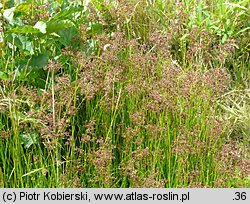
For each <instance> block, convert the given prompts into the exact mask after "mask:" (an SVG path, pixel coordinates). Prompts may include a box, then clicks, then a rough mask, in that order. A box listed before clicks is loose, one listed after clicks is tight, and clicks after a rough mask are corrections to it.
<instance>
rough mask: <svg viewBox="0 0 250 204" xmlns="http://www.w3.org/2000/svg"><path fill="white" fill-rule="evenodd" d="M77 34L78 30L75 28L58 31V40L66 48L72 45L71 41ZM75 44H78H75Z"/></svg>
mask: <svg viewBox="0 0 250 204" xmlns="http://www.w3.org/2000/svg"><path fill="white" fill-rule="evenodd" d="M77 34H78V30H77V29H76V28H75V27H70V28H69V29H64V30H61V31H59V35H60V36H61V38H60V39H59V40H60V42H61V43H62V44H63V45H64V46H68V45H70V44H72V43H74V42H72V40H73V38H74V36H76V35H77ZM75 43H79V42H75Z"/></svg>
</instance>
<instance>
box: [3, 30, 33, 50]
mask: <svg viewBox="0 0 250 204" xmlns="http://www.w3.org/2000/svg"><path fill="white" fill-rule="evenodd" d="M7 40H8V41H9V42H11V43H13V42H14V45H15V46H16V47H18V48H19V49H21V50H26V51H28V52H29V53H30V54H31V55H32V54H34V45H33V42H32V41H30V39H29V37H28V36H27V35H22V34H15V33H11V34H10V35H9V36H8V38H7Z"/></svg>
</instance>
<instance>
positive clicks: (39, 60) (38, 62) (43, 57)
mask: <svg viewBox="0 0 250 204" xmlns="http://www.w3.org/2000/svg"><path fill="white" fill-rule="evenodd" d="M48 61H49V56H48V54H47V53H42V54H39V55H33V56H32V58H31V60H30V64H29V65H30V66H32V67H38V68H43V67H45V66H46V65H47V64H48Z"/></svg>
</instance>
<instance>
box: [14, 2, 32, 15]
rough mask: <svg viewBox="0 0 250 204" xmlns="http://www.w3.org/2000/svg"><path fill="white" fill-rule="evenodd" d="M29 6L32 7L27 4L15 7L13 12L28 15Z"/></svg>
mask: <svg viewBox="0 0 250 204" xmlns="http://www.w3.org/2000/svg"><path fill="white" fill-rule="evenodd" d="M31 6H32V5H31V4H28V3H23V4H19V5H18V6H17V7H16V9H15V11H19V12H22V13H25V14H29V12H30V9H31Z"/></svg>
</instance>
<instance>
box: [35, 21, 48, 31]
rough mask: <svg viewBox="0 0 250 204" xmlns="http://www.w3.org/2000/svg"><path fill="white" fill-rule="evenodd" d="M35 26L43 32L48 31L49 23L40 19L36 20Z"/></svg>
mask: <svg viewBox="0 0 250 204" xmlns="http://www.w3.org/2000/svg"><path fill="white" fill-rule="evenodd" d="M34 28H36V29H39V30H40V32H41V33H46V28H47V25H46V23H45V22H43V21H38V22H36V24H35V25H34Z"/></svg>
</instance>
